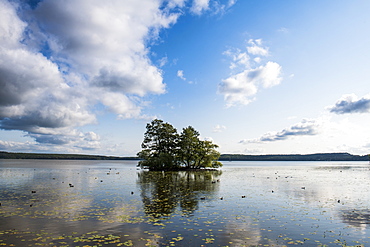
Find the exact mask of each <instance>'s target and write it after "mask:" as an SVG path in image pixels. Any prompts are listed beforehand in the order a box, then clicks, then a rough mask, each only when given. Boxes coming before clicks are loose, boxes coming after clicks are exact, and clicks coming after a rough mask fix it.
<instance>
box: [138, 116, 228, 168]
mask: <svg viewBox="0 0 370 247" xmlns="http://www.w3.org/2000/svg"><path fill="white" fill-rule="evenodd" d="M199 135H200V134H199V132H198V131H196V130H195V129H194V128H193V127H192V126H189V127H186V128H184V129H183V130H182V132H181V133H180V134H178V133H177V130H176V129H175V128H174V127H173V126H172V125H171V124H169V123H165V122H163V120H160V119H155V120H153V121H152V122H151V123H148V124H147V125H146V132H145V134H144V140H143V142H142V144H141V147H142V150H141V151H140V152H139V153H138V154H137V155H138V157H139V158H141V159H142V160H141V161H140V162H139V166H140V167H142V168H148V169H149V170H156V171H166V170H183V169H201V168H218V167H221V166H222V163H220V162H218V161H217V160H218V158H219V157H220V153H219V152H217V151H216V148H218V146H217V145H216V144H214V143H212V141H207V140H200V138H199Z"/></svg>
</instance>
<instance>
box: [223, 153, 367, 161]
mask: <svg viewBox="0 0 370 247" xmlns="http://www.w3.org/2000/svg"><path fill="white" fill-rule="evenodd" d="M369 159H370V157H369V155H353V154H349V153H317V154H270V155H244V154H222V155H221V156H220V158H219V160H220V161H369Z"/></svg>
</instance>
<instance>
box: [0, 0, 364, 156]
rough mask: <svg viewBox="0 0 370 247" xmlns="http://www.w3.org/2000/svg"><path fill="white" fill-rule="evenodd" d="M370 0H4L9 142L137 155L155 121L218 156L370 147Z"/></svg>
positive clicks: (0, 70) (4, 139)
mask: <svg viewBox="0 0 370 247" xmlns="http://www.w3.org/2000/svg"><path fill="white" fill-rule="evenodd" d="M369 11H370V2H368V1H361V0H354V1H308V0H302V1H289V0H287V1H269V0H267V1H257V0H250V1H249V0H248V1H247V0H188V1H187V0H169V1H160V0H140V1H137V0H124V1H121V0H108V1H97V0H96V1H84V0H68V1H60V0H58V1H56V0H55V1H52V0H44V1H21V0H14V1H6V0H0V19H1V20H0V88H1V91H0V150H3V151H12V152H47V153H50V152H52V153H86V154H102V155H117V156H133V155H135V154H136V153H137V152H138V151H140V144H141V142H142V140H143V134H144V132H145V125H146V123H147V122H150V121H151V120H152V119H154V118H160V119H162V120H164V121H165V122H169V123H171V124H172V125H174V127H176V128H177V129H178V131H179V132H180V131H181V130H182V128H184V127H187V126H189V125H191V126H193V127H194V128H195V129H197V130H198V131H199V132H200V133H201V138H204V139H211V140H213V141H214V142H215V143H216V144H218V145H219V146H220V147H219V151H220V152H221V153H242V154H291V153H317V152H349V153H353V154H367V153H369V148H370V131H369V123H370V86H369V82H370V73H369V64H370V48H369V44H370V33H369V30H370V17H369V15H368V13H369Z"/></svg>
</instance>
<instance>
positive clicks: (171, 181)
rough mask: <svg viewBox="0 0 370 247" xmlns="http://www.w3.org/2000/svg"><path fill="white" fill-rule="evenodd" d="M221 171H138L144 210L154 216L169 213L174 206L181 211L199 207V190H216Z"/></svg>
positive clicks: (205, 191) (189, 212)
mask: <svg viewBox="0 0 370 247" xmlns="http://www.w3.org/2000/svg"><path fill="white" fill-rule="evenodd" d="M221 173H222V172H221V171H216V170H214V171H180V172H154V171H142V172H140V173H138V183H139V185H140V187H141V196H142V199H143V203H144V210H145V212H146V213H147V214H148V215H151V216H154V217H161V216H168V215H170V214H171V213H173V212H174V210H175V209H176V207H177V206H179V207H180V209H181V211H182V212H183V213H184V214H191V213H192V212H194V210H196V209H197V207H198V201H199V199H200V197H199V195H198V194H199V193H207V194H209V193H210V192H213V191H215V189H216V188H217V186H218V184H217V182H216V181H217V177H218V176H220V175H221Z"/></svg>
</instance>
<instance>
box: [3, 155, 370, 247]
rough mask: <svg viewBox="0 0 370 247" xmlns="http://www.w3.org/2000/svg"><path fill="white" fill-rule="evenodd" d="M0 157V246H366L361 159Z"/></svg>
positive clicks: (368, 205) (368, 217)
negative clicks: (143, 162) (158, 166)
mask: <svg viewBox="0 0 370 247" xmlns="http://www.w3.org/2000/svg"><path fill="white" fill-rule="evenodd" d="M136 164H137V161H58V160H0V203H1V206H0V246H1V245H4V246H39V245H40V246H208V245H213V246H294V245H302V244H303V245H305V246H370V230H369V226H370V191H369V190H370V165H369V164H368V162H224V167H222V168H221V169H219V170H218V171H207V172H205V171H204V172H148V171H144V170H140V169H138V168H136Z"/></svg>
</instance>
